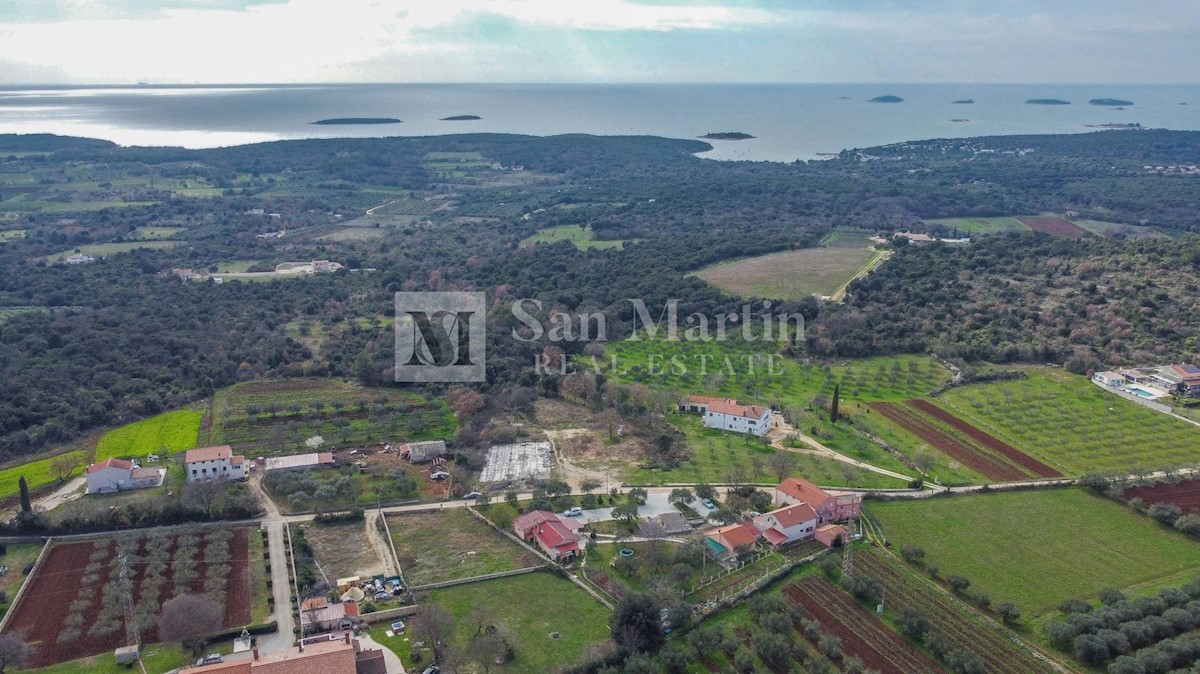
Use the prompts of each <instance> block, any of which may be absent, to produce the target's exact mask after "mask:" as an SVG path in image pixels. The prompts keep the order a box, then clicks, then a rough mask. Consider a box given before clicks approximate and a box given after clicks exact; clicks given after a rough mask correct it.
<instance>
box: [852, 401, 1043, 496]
mask: <svg viewBox="0 0 1200 674" xmlns="http://www.w3.org/2000/svg"><path fill="white" fill-rule="evenodd" d="M870 407H871V409H873V410H875V411H877V412H879V413H880V414H882V415H883V416H885V417H887V418H888V419H889V420H891V421H892V422H893V423H895V424H896V425H897V426H900V427H901V428H903V429H904V430H906V431H908V432H910V433H912V434H913V435H916V436H917V437H919V438H921V439H922V440H924V441H925V442H927V443H929V444H930V445H933V446H934V447H936V448H937V449H938V450H940V451H942V452H944V453H945V454H946V455H947V456H949V457H950V458H952V459H954V460H955V461H958V462H959V463H961V464H962V465H964V466H966V467H967V468H970V469H971V470H973V471H975V472H977V473H979V474H981V475H983V476H984V477H986V478H987V479H989V480H994V481H998V482H1012V481H1017V480H1023V479H1025V478H1028V477H1029V476H1028V475H1026V474H1025V473H1023V472H1021V471H1020V470H1018V469H1017V468H1016V467H1015V466H1012V465H1009V464H1007V463H1005V462H1004V461H1002V460H1001V459H1000V458H998V457H995V456H993V455H991V454H989V453H988V452H987V451H986V450H985V449H983V448H981V447H976V446H974V445H972V444H970V443H967V442H963V441H962V440H961V439H959V438H956V437H954V436H952V435H950V434H949V433H947V432H945V431H943V430H942V429H940V428H938V427H937V426H935V425H934V424H932V423H930V422H929V421H927V420H926V419H924V418H922V416H921V414H920V413H919V412H917V411H916V410H913V409H910V408H908V407H905V406H904V405H901V404H899V403H871V405H870Z"/></svg>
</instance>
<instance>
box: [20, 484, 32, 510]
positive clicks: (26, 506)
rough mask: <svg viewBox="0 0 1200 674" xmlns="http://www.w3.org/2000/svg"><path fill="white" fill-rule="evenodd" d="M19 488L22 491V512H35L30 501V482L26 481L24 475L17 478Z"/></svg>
mask: <svg viewBox="0 0 1200 674" xmlns="http://www.w3.org/2000/svg"><path fill="white" fill-rule="evenodd" d="M17 488H18V489H19V490H20V491H21V512H23V513H27V512H33V505H32V504H31V503H30V502H29V483H28V482H26V481H25V476H24V475H22V476H21V478H20V479H19V480H17Z"/></svg>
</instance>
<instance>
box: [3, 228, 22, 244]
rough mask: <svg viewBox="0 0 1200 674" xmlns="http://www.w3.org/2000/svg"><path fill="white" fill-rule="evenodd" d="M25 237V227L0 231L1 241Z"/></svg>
mask: <svg viewBox="0 0 1200 674" xmlns="http://www.w3.org/2000/svg"><path fill="white" fill-rule="evenodd" d="M23 238H25V230H23V229H6V230H3V231H0V242H4V241H8V240H9V239H23Z"/></svg>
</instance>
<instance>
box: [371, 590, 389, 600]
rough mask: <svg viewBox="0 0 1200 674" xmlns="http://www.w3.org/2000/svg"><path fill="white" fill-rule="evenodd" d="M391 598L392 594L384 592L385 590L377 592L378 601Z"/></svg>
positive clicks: (376, 598)
mask: <svg viewBox="0 0 1200 674" xmlns="http://www.w3.org/2000/svg"><path fill="white" fill-rule="evenodd" d="M391 598H392V595H390V594H388V593H386V592H384V591H383V590H380V591H379V592H376V593H375V600H376V601H383V600H384V599H391Z"/></svg>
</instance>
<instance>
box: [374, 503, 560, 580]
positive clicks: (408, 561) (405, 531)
mask: <svg viewBox="0 0 1200 674" xmlns="http://www.w3.org/2000/svg"><path fill="white" fill-rule="evenodd" d="M388 528H389V529H391V532H392V541H393V543H394V544H395V546H396V556H397V557H398V558H399V562H400V568H401V569H403V570H404V580H405V581H407V583H408V584H409V585H428V584H430V583H440V582H443V581H447V580H457V579H460V578H472V577H474V576H483V575H487V574H489V573H496V572H498V571H511V570H513V569H523V568H526V567H530V566H538V565H540V564H542V563H544V562H545V560H544V559H542V558H540V557H537V556H535V555H534V554H533V553H531V552H529V551H528V550H526V549H525V548H522V547H521V546H519V545H517V544H516V543H515V542H513V541H511V540H509V539H508V538H507V537H505V536H503V535H502V534H500V532H498V531H496V530H495V529H494V528H492V527H491V526H489V525H488V524H487V523H485V522H482V521H480V520H479V518H477V517H475V516H474V515H472V514H471V513H469V512H467V510H466V509H465V508H451V509H449V510H439V511H437V512H432V513H421V514H413V515H389V516H388ZM468 553H473V554H468ZM501 582H503V581H501Z"/></svg>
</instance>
